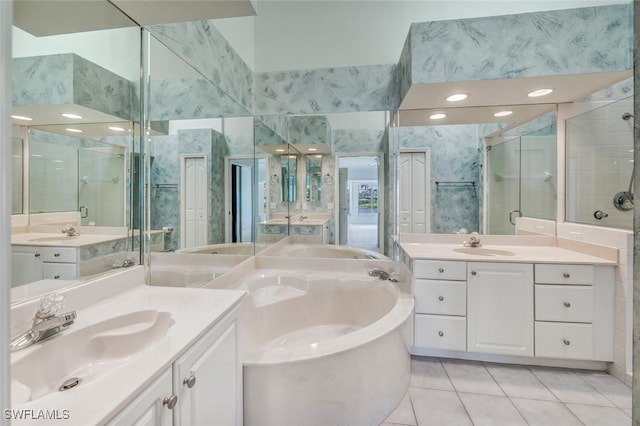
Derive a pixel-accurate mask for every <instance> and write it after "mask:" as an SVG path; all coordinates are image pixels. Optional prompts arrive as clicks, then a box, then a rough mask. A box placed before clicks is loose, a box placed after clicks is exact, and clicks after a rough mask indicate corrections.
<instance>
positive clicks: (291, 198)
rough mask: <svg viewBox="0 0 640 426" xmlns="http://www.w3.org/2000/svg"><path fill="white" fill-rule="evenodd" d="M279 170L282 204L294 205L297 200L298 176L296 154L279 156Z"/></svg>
mask: <svg viewBox="0 0 640 426" xmlns="http://www.w3.org/2000/svg"><path fill="white" fill-rule="evenodd" d="M280 168H281V170H282V172H281V174H280V176H281V184H282V190H281V193H282V198H281V200H282V201H283V202H285V203H286V202H290V203H295V202H296V199H297V196H296V195H297V194H296V193H297V190H298V187H297V174H298V156H297V155H296V154H288V155H282V156H280Z"/></svg>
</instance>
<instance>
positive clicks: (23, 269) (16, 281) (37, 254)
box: [11, 247, 42, 287]
mask: <svg viewBox="0 0 640 426" xmlns="http://www.w3.org/2000/svg"><path fill="white" fill-rule="evenodd" d="M41 279H42V250H41V249H39V248H25V249H17V248H15V247H14V248H13V250H12V252H11V286H12V287H17V286H19V285H22V284H27V283H31V282H34V281H40V280H41Z"/></svg>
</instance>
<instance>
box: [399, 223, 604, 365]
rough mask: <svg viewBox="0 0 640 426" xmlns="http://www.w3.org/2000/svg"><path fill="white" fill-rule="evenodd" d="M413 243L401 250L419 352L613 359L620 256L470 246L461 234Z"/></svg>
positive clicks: (545, 246) (598, 250) (549, 246)
mask: <svg viewBox="0 0 640 426" xmlns="http://www.w3.org/2000/svg"><path fill="white" fill-rule="evenodd" d="M413 235H415V234H407V235H404V236H402V237H401V240H402V241H403V243H401V244H400V247H401V251H402V256H403V258H404V261H405V263H406V264H407V266H408V267H409V268H410V269H411V271H412V274H413V291H414V297H415V303H416V304H415V314H414V344H413V349H412V352H413V353H414V354H416V355H435V356H444V357H446V356H452V357H462V358H470V359H484V360H491V359H496V358H495V357H498V358H499V359H501V360H506V361H512V362H522V358H521V357H528V358H529V362H531V363H544V364H547V363H549V360H584V361H605V362H611V361H613V349H614V347H613V330H614V311H613V306H614V283H615V277H614V269H615V265H616V264H617V250H616V249H612V248H609V247H599V246H594V245H589V244H584V243H578V242H574V241H566V240H562V239H557V238H555V237H528V236H527V237H522V236H516V237H492V236H483V238H482V240H483V241H482V243H483V244H482V246H481V247H463V244H462V242H463V241H462V240H463V239H464V236H457V235H456V236H446V235H441V236H437V237H433V238H429V237H428V236H426V235H425V236H424V237H418V236H416V237H414V236H413ZM492 357H494V358H492ZM516 357H517V358H516Z"/></svg>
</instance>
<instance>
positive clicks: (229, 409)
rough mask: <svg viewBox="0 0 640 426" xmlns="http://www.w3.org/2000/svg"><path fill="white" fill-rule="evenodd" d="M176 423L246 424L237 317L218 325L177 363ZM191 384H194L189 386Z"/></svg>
mask: <svg viewBox="0 0 640 426" xmlns="http://www.w3.org/2000/svg"><path fill="white" fill-rule="evenodd" d="M173 368H174V372H173V374H174V389H175V390H176V395H178V406H177V407H176V412H175V413H174V424H176V425H182V426H188V425H216V426H231V425H241V424H242V365H241V363H240V357H239V354H238V325H237V319H234V320H233V321H232V322H231V324H229V323H226V324H224V325H222V327H216V328H214V329H213V330H212V331H211V332H210V333H209V334H207V335H206V336H205V337H203V338H202V339H201V340H200V341H199V342H198V343H196V344H195V345H194V346H193V347H192V348H191V349H189V350H188V351H187V352H186V353H185V354H184V355H183V356H182V357H181V358H180V359H179V360H177V361H176V362H175V363H174V367H173ZM189 386H191V387H189Z"/></svg>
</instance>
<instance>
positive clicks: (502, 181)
mask: <svg viewBox="0 0 640 426" xmlns="http://www.w3.org/2000/svg"><path fill="white" fill-rule="evenodd" d="M485 182H486V192H487V208H486V212H487V213H486V215H487V216H486V223H487V229H486V233H487V234H499V235H509V234H515V226H514V223H515V222H514V221H515V217H516V216H517V215H519V214H520V212H521V208H520V207H521V205H520V138H519V137H516V138H513V139H511V140H509V141H507V142H503V143H501V144H499V145H493V146H491V147H490V148H489V150H488V152H487V179H486V181H485Z"/></svg>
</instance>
